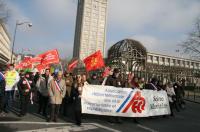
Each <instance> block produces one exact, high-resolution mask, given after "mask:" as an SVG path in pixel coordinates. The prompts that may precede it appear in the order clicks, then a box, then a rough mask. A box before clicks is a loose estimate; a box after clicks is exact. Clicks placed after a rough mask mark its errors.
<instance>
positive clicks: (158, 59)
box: [147, 53, 200, 70]
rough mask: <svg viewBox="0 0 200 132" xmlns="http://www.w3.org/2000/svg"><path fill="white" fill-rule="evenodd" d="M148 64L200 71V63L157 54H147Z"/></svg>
mask: <svg viewBox="0 0 200 132" xmlns="http://www.w3.org/2000/svg"><path fill="white" fill-rule="evenodd" d="M147 63H151V64H158V65H164V66H177V67H184V68H189V69H197V70H199V69H200V61H197V60H191V59H185V58H179V57H173V56H168V55H161V54H155V53H147Z"/></svg>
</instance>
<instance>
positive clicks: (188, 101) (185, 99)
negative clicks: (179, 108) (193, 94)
mask: <svg viewBox="0 0 200 132" xmlns="http://www.w3.org/2000/svg"><path fill="white" fill-rule="evenodd" d="M184 100H186V101H188V102H192V103H196V104H200V102H197V101H193V100H189V99H184Z"/></svg>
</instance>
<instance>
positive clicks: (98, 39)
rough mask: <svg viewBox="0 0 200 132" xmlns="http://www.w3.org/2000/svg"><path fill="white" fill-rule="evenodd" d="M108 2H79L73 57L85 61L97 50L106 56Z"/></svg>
mask: <svg viewBox="0 0 200 132" xmlns="http://www.w3.org/2000/svg"><path fill="white" fill-rule="evenodd" d="M106 18H107V0H79V2H78V9H77V18H76V30H75V39H74V51H73V57H78V58H80V59H84V58H85V57H87V56H88V55H90V54H92V53H94V52H95V51H97V50H101V52H102V54H103V55H104V54H105V39H106V37H105V36H106Z"/></svg>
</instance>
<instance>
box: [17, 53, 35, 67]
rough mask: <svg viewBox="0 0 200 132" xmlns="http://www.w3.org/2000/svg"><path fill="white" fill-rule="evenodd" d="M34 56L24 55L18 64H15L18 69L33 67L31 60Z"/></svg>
mask: <svg viewBox="0 0 200 132" xmlns="http://www.w3.org/2000/svg"><path fill="white" fill-rule="evenodd" d="M31 58H32V57H29V56H28V57H24V59H23V60H22V61H21V62H20V63H19V64H18V65H17V66H15V68H16V69H28V68H32V62H31Z"/></svg>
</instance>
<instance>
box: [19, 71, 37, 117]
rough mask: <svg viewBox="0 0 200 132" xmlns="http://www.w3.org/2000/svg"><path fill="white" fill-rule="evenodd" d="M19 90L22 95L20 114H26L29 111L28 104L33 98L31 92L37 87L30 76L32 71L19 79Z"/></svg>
mask: <svg viewBox="0 0 200 132" xmlns="http://www.w3.org/2000/svg"><path fill="white" fill-rule="evenodd" d="M17 86H18V90H19V95H20V116H21V117H22V116H25V115H26V113H27V108H28V104H29V102H30V101H32V100H31V92H33V90H34V89H35V83H34V81H33V80H32V79H31V77H30V73H29V72H26V73H25V75H24V76H23V77H21V79H20V80H19V82H18V84H17Z"/></svg>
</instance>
